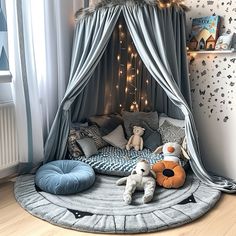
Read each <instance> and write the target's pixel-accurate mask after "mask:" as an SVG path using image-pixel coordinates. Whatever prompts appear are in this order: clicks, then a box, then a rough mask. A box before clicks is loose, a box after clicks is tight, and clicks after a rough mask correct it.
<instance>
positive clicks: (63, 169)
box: [35, 160, 95, 195]
mask: <svg viewBox="0 0 236 236" xmlns="http://www.w3.org/2000/svg"><path fill="white" fill-rule="evenodd" d="M94 181H95V173H94V170H93V168H92V167H91V166H89V165H88V164H86V163H83V162H81V161H72V160H59V161H52V162H49V163H47V164H45V165H43V166H41V167H40V168H39V169H38V171H37V172H36V175H35V184H36V185H37V186H38V187H39V188H40V189H41V190H43V191H45V192H49V193H53V194H60V195H65V194H74V193H78V192H81V191H83V190H85V189H87V188H89V187H90V186H91V185H92V184H93V183H94Z"/></svg>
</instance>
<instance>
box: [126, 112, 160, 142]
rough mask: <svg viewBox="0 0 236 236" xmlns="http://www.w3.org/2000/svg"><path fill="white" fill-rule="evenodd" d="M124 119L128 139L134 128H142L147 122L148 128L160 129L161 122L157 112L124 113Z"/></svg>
mask: <svg viewBox="0 0 236 236" xmlns="http://www.w3.org/2000/svg"><path fill="white" fill-rule="evenodd" d="M122 117H123V119H124V126H125V132H126V134H127V136H128V138H129V137H130V136H131V135H132V134H133V126H134V125H136V126H141V127H142V122H144V121H145V122H146V123H147V124H148V126H149V127H150V128H151V129H153V130H157V129H158V127H159V120H158V114H157V112H128V111H123V112H122Z"/></svg>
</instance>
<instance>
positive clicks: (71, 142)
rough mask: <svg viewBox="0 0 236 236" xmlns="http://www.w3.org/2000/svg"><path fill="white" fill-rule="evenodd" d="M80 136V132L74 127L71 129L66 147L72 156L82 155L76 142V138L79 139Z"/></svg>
mask: <svg viewBox="0 0 236 236" xmlns="http://www.w3.org/2000/svg"><path fill="white" fill-rule="evenodd" d="M81 138H82V134H81V133H80V132H79V131H78V130H76V129H71V130H70V133H69V136H68V140H67V148H68V151H69V153H70V154H71V156H73V157H78V156H81V155H83V151H82V150H81V148H80V147H79V145H78V143H77V142H76V140H79V139H81Z"/></svg>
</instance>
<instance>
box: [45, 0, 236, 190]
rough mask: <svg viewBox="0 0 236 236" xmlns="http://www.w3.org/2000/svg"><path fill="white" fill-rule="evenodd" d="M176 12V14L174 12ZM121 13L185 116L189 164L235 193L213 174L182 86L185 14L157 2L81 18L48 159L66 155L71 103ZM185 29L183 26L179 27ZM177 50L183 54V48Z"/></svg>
mask: <svg viewBox="0 0 236 236" xmlns="http://www.w3.org/2000/svg"><path fill="white" fill-rule="evenodd" d="M173 11H174V12H175V14H176V15H175V14H173ZM121 12H122V13H123V15H124V18H125V21H126V24H127V27H128V29H129V31H130V33H131V36H132V39H133V41H134V44H135V46H136V48H137V51H138V53H139V55H140V57H141V59H142V61H143V62H144V64H145V66H146V68H147V69H148V71H149V72H150V74H151V75H152V77H153V78H154V79H155V80H156V81H157V82H158V83H159V85H160V86H161V87H162V89H163V90H164V91H165V92H166V94H167V96H168V97H169V99H170V100H171V101H172V102H173V104H175V105H176V106H177V107H178V108H179V109H180V110H181V111H182V113H183V114H184V117H185V121H186V125H185V129H186V138H187V144H188V152H189V154H190V157H191V159H190V164H191V167H192V169H193V171H194V173H195V174H196V176H197V177H198V178H199V179H200V180H202V181H203V182H204V183H206V184H208V185H209V186H212V187H214V188H217V189H220V190H222V191H225V192H235V191H236V183H234V182H233V181H231V180H228V179H225V178H223V177H218V176H212V175H209V174H208V173H207V171H206V170H205V168H204V166H203V164H202V162H201V158H200V151H199V145H198V137H197V130H196V127H195V123H194V119H193V116H192V113H191V109H190V107H189V105H188V102H189V101H188V102H187V101H186V99H185V98H184V96H183V94H182V93H181V90H180V89H179V86H180V83H181V79H182V73H183V77H184V79H185V80H187V79H188V76H187V74H186V69H185V70H183V68H182V67H180V63H179V62H178V61H179V60H180V58H181V59H182V60H185V61H186V65H185V66H186V67H187V59H186V49H185V47H184V45H186V44H185V43H186V42H185V39H186V35H185V30H184V26H183V25H184V22H185V16H184V14H185V13H184V12H183V10H182V9H179V8H176V7H172V8H168V9H159V8H158V7H156V6H153V5H148V4H142V5H139V4H138V5H136V4H129V1H128V2H127V4H126V3H125V1H124V4H121V5H116V6H110V7H104V8H99V9H97V10H95V11H94V12H93V13H92V14H91V15H88V16H85V17H83V18H81V19H80V20H79V22H78V24H77V26H76V31H75V40H74V48H73V58H72V67H71V75H70V82H69V85H68V88H67V91H66V94H65V97H64V99H63V102H62V104H61V105H60V108H59V110H58V113H57V116H56V119H55V121H54V124H53V127H52V130H51V132H50V135H49V138H48V141H47V144H46V149H45V161H46V162H48V161H51V160H54V159H62V158H63V157H64V155H65V151H66V140H67V136H68V132H69V125H70V124H69V123H70V118H71V117H70V115H71V109H70V107H71V104H72V103H73V101H74V100H75V98H76V97H77V96H78V95H79V94H81V92H82V91H83V89H84V88H85V86H86V85H87V84H88V82H89V80H90V78H91V76H92V74H93V72H94V70H95V68H96V66H97V64H98V63H99V60H100V59H101V57H102V55H103V52H104V51H105V48H106V45H107V43H108V41H109V37H110V36H111V33H112V31H113V29H114V27H115V24H116V22H117V20H118V18H119V15H120V14H121ZM177 15H183V17H182V18H181V19H180V18H178V19H179V20H180V22H179V24H177V23H176V24H173V22H172V23H171V21H166V20H165V19H166V18H170V17H174V18H176V16H177ZM181 27H182V30H180V28H181ZM168 32H171V34H170V33H168ZM180 33H181V34H180ZM176 34H179V39H178V40H175V38H177V37H178V36H177V37H176V36H175V37H174V35H176ZM171 35H172V36H171ZM181 40H182V41H183V42H181ZM82 45H83V46H82ZM168 45H170V47H168ZM180 46H181V47H180ZM175 47H176V48H180V49H179V53H176V55H175V56H174V57H173V58H172V59H170V55H171V56H173V54H171V53H170V52H169V50H174V48H175ZM175 51H177V52H178V50H175ZM183 58H185V59H183ZM184 71H185V72H184ZM98 79H99V78H98ZM189 89H190V88H189V86H186V88H183V89H182V90H183V91H182V92H183V93H186V94H185V97H186V98H187V100H188V99H189V98H190V95H189ZM189 100H190V99H189Z"/></svg>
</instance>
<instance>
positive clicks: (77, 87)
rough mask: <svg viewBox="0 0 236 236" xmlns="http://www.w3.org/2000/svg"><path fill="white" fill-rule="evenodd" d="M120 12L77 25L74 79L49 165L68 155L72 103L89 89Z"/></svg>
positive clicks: (48, 148)
mask: <svg viewBox="0 0 236 236" xmlns="http://www.w3.org/2000/svg"><path fill="white" fill-rule="evenodd" d="M120 12H121V8H120V7H119V6H117V7H114V8H106V9H100V10H98V11H96V12H94V17H87V18H84V19H82V20H81V21H80V22H79V23H78V24H77V26H76V29H75V39H74V45H73V55H72V61H71V65H72V66H71V74H70V80H69V84H68V87H67V90H66V93H65V97H64V99H63V100H62V103H61V105H60V107H59V109H58V112H57V115H56V118H55V120H54V122H53V125H52V128H51V131H50V134H49V137H48V140H47V142H46V145H45V161H46V162H48V161H52V160H54V159H63V158H64V156H65V153H66V142H67V137H68V133H69V126H70V120H71V111H70V107H71V104H72V103H73V101H74V100H75V99H76V97H77V96H78V95H79V94H80V93H81V92H82V91H83V89H84V88H85V87H86V85H87V83H88V82H89V79H90V78H91V76H92V74H93V72H94V70H95V69H96V66H97V64H98V63H99V61H100V59H101V57H102V55H103V53H104V51H105V49H106V46H107V44H108V42H109V39H110V37H111V34H112V32H113V30H114V27H115V24H116V22H117V20H118V18H119V15H120ZM81 45H83V47H81Z"/></svg>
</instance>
